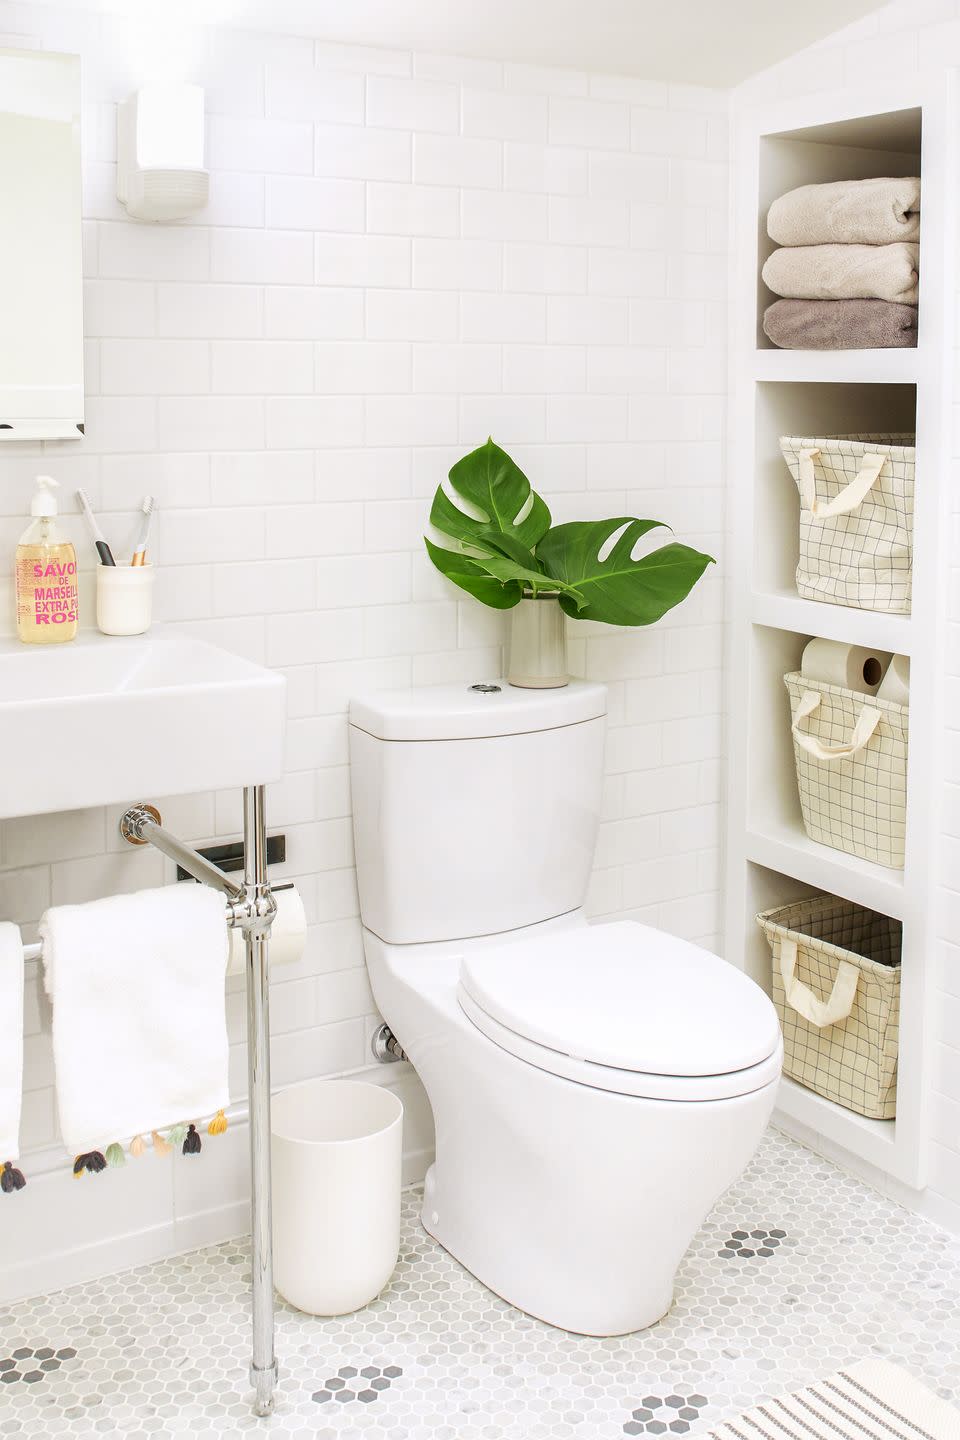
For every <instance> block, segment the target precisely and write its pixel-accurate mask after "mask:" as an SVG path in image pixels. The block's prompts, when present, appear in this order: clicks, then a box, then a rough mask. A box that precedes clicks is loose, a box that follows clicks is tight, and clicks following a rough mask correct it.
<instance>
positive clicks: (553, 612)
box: [507, 594, 569, 690]
mask: <svg viewBox="0 0 960 1440" xmlns="http://www.w3.org/2000/svg"><path fill="white" fill-rule="evenodd" d="M507 679H508V681H509V682H510V684H511V685H516V686H518V687H520V688H521V689H524V690H554V689H556V688H558V687H559V686H561V685H566V684H567V683H568V681H569V676H568V674H567V630H566V617H565V616H564V613H563V611H562V610H561V609H560V601H559V600H558V599H557V597H556V595H552V594H540V595H537V596H533V595H525V596H524V598H523V599H522V600H521V601H520V604H519V605H515V606H514V607H513V609H512V610H511V611H510V664H509V667H508V670H507Z"/></svg>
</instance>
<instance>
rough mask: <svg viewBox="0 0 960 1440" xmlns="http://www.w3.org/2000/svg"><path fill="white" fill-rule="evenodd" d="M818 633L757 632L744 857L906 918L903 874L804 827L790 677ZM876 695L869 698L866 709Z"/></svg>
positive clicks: (753, 635)
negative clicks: (812, 835) (835, 845)
mask: <svg viewBox="0 0 960 1440" xmlns="http://www.w3.org/2000/svg"><path fill="white" fill-rule="evenodd" d="M796 603H797V604H798V605H803V604H805V603H806V602H804V601H797V602H796ZM820 608H824V609H830V608H831V607H830V606H825V607H820ZM811 633H812V632H810V631H804V632H798V631H794V630H785V629H778V628H775V627H773V626H769V625H760V624H753V625H751V627H750V635H749V645H750V653H749V667H750V681H749V705H748V707H747V708H748V716H749V720H748V733H747V737H746V748H747V750H748V753H749V756H750V766H749V774H748V780H747V787H746V795H745V802H746V805H745V814H744V830H745V838H744V846H745V854H746V855H747V858H748V859H750V860H753V861H755V862H756V863H758V864H760V865H767V866H769V867H770V868H771V869H773V870H778V871H784V872H785V873H787V874H789V875H793V876H795V877H796V879H798V880H802V881H804V882H805V883H806V884H808V885H813V886H816V887H817V888H818V889H821V890H828V891H831V892H832V893H834V894H836V895H840V896H842V897H843V898H844V899H847V900H855V901H857V903H858V904H861V905H867V906H869V907H870V908H871V909H873V910H882V911H883V912H884V913H885V914H887V915H892V916H894V917H895V918H896V919H902V918H903V904H904V901H903V894H904V875H903V871H902V870H890V869H887V868H886V867H885V866H883V865H876V864H873V863H872V862H871V861H869V860H862V859H860V858H859V856H856V855H848V854H847V853H846V852H845V851H843V850H834V849H833V848H832V847H831V846H829V845H821V844H820V843H819V842H818V841H815V840H811V839H810V838H809V836H808V835H807V833H806V830H805V829H804V826H803V816H802V812H801V808H800V794H799V791H798V789H797V771H796V761H795V758H794V748H793V737H792V735H791V733H790V697H789V695H788V694H787V690H786V687H785V685H784V683H783V677H784V675H785V674H787V673H788V672H789V671H796V670H799V669H800V661H801V656H802V655H803V650H804V646H805V645H806V643H807V641H808V639H809V638H810V634H811ZM884 648H887V647H884ZM869 698H870V697H869V696H867V695H865V696H864V703H865V704H867V703H869Z"/></svg>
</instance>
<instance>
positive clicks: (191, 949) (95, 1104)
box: [40, 885, 228, 1155]
mask: <svg viewBox="0 0 960 1440" xmlns="http://www.w3.org/2000/svg"><path fill="white" fill-rule="evenodd" d="M40 933H41V936H42V937H43V961H44V970H45V982H46V988H47V994H48V995H49V996H50V999H51V1001H52V1002H53V1058H54V1063H55V1065H56V1076H57V1101H58V1105H59V1110H60V1129H61V1133H62V1135H63V1141H64V1144H65V1146H66V1147H67V1149H68V1151H69V1152H70V1153H71V1154H72V1155H79V1154H82V1153H86V1152H89V1151H91V1150H103V1149H104V1148H105V1146H107V1145H109V1144H111V1143H112V1142H113V1141H119V1142H121V1143H123V1141H125V1140H127V1139H129V1138H130V1137H131V1136H133V1135H139V1134H142V1133H145V1132H149V1131H151V1130H158V1129H160V1127H161V1126H165V1125H173V1124H178V1123H180V1122H181V1121H188V1122H189V1121H192V1120H196V1119H199V1118H200V1117H201V1116H204V1115H210V1114H213V1113H215V1112H216V1111H217V1110H220V1109H222V1108H224V1107H225V1106H226V1105H227V1103H228V1091H227V1050H228V1047H227V1026H226V1014H225V1000H224V975H225V972H226V966H227V948H228V947H227V926H226V916H225V900H224V897H223V896H222V895H220V894H218V892H217V891H215V890H211V889H209V888H208V887H207V886H205V885H170V886H167V887H166V888H165V889H162V890H141V891H140V892H139V893H138V894H135V895H114V896H111V897H110V899H108V900H94V901H92V902H91V903H90V904H89V905H63V906H58V907H56V908H54V909H52V910H48V911H47V912H46V914H45V915H44V917H43V919H42V920H41V921H40Z"/></svg>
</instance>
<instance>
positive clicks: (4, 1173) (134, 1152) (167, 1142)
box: [0, 1110, 227, 1195]
mask: <svg viewBox="0 0 960 1440" xmlns="http://www.w3.org/2000/svg"><path fill="white" fill-rule="evenodd" d="M226 1129H227V1117H226V1115H225V1114H224V1112H223V1111H222V1110H218V1111H217V1113H216V1115H214V1117H213V1119H212V1120H211V1121H210V1123H209V1124H208V1126H207V1134H208V1135H222V1134H223V1133H224V1132H225V1131H226ZM150 1140H151V1143H152V1145H153V1149H154V1152H155V1154H157V1155H169V1154H170V1152H171V1150H174V1149H176V1148H177V1147H180V1148H181V1149H182V1152H183V1154H184V1155H199V1154H200V1152H201V1150H202V1149H203V1142H202V1141H201V1139H200V1134H199V1132H198V1130H197V1127H196V1125H171V1127H170V1129H169V1130H168V1131H167V1133H166V1135H162V1134H161V1133H160V1131H159V1130H152V1131H151V1132H150ZM146 1148H147V1142H146V1140H145V1139H144V1137H143V1136H142V1135H134V1137H133V1139H132V1140H131V1141H130V1154H131V1156H132V1157H133V1158H134V1159H138V1158H139V1157H140V1156H141V1155H143V1154H144V1153H145V1152H146ZM126 1163H127V1157H126V1154H125V1152H124V1148H123V1146H122V1145H121V1144H120V1143H119V1142H118V1141H114V1143H113V1144H112V1145H108V1146H107V1149H106V1154H101V1152H100V1151H99V1150H90V1151H88V1152H87V1153H86V1154H84V1155H78V1156H77V1157H76V1159H75V1160H74V1162H73V1174H74V1178H75V1179H77V1180H79V1179H80V1177H81V1176H82V1175H84V1174H86V1173H87V1172H88V1171H89V1173H90V1174H91V1175H99V1173H100V1171H101V1170H105V1169H106V1168H107V1166H110V1168H111V1169H114V1170H118V1169H120V1167H121V1166H123V1165H126ZM26 1183H27V1182H26V1180H25V1179H24V1176H23V1173H22V1172H21V1171H20V1170H18V1169H17V1168H16V1167H15V1166H14V1164H13V1162H12V1161H11V1160H7V1161H6V1162H5V1163H4V1164H3V1165H2V1166H0V1191H2V1192H3V1193H4V1194H5V1195H9V1194H12V1192H13V1191H14V1190H22V1189H23V1187H24V1185H26Z"/></svg>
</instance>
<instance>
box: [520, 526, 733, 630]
mask: <svg viewBox="0 0 960 1440" xmlns="http://www.w3.org/2000/svg"><path fill="white" fill-rule="evenodd" d="M660 523H661V522H660V521H658V520H637V519H634V518H633V517H631V516H620V517H619V518H618V519H613V520H574V521H571V522H570V523H569V524H567V525H555V526H554V527H553V529H552V530H550V531H549V532H548V533H547V534H546V535H545V536H544V537H543V539H542V540H541V542H540V544H539V546H538V547H537V558H538V559H539V560H540V562H541V564H542V565H543V567H544V569H545V571H546V573H547V574H548V575H550V576H552V577H553V578H554V579H556V580H559V581H562V582H563V583H564V584H565V585H572V586H574V587H575V589H576V590H577V591H578V592H579V594H580V595H581V596H582V598H583V605H582V607H581V608H580V609H579V610H578V609H577V607H576V604H575V603H574V601H573V600H572V598H571V597H570V596H569V595H566V594H564V595H561V597H560V606H561V608H562V609H563V610H564V611H565V612H566V614H567V615H571V616H573V618H574V619H578V620H600V621H603V622H604V623H605V624H607V625H652V624H653V623H654V621H656V620H659V619H660V618H661V616H662V615H665V614H666V612H667V611H668V610H671V609H672V608H673V607H674V605H678V604H679V603H680V601H681V600H683V599H685V598H686V596H687V595H689V593H690V591H691V590H692V589H693V587H694V585H695V584H696V583H697V581H698V580H699V579H700V577H701V575H702V574H703V572H704V571H705V570H706V568H707V566H708V565H712V564H713V563H714V561H713V557H712V556H710V555H702V554H701V553H700V551H699V550H691V549H690V547H689V546H688V545H678V544H675V543H671V544H669V545H663V546H661V548H660V549H659V550H654V551H653V552H652V553H651V554H649V555H643V556H641V557H640V559H638V560H634V559H632V558H631V551H632V550H633V548H634V546H635V545H636V543H637V541H638V540H639V539H640V537H641V536H642V535H646V534H647V532H648V531H649V530H653V529H654V528H655V527H657V526H658V525H660ZM622 527H623V534H622V535H620V536H619V537H618V538H617V540H616V542H615V543H614V545H613V547H612V549H611V550H610V553H609V554H608V555H606V556H605V557H604V559H603V560H601V559H600V558H599V557H600V551H601V550H602V549H603V547H604V546H605V545H606V543H607V541H608V540H609V539H610V537H611V536H612V535H614V534H616V532H617V531H618V530H620V529H621V528H622ZM667 528H669V527H667Z"/></svg>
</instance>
